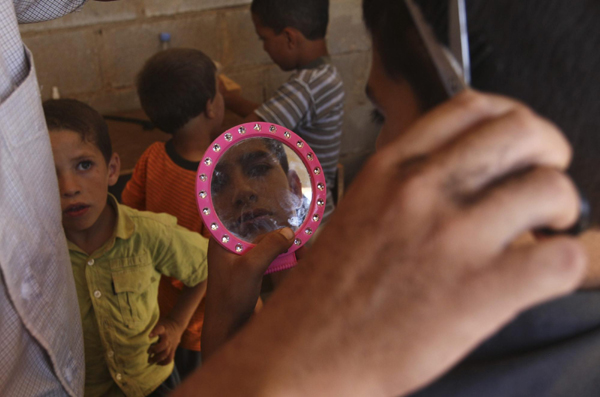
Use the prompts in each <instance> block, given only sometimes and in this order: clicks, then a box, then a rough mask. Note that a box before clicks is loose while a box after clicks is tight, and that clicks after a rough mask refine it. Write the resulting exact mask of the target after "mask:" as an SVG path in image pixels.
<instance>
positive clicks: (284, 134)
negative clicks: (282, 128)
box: [283, 131, 291, 139]
mask: <svg viewBox="0 0 600 397" xmlns="http://www.w3.org/2000/svg"><path fill="white" fill-rule="evenodd" d="M283 136H284V137H286V138H287V139H290V137H291V135H290V133H289V132H287V131H286V132H284V133H283Z"/></svg>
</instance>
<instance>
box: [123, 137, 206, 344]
mask: <svg viewBox="0 0 600 397" xmlns="http://www.w3.org/2000/svg"><path fill="white" fill-rule="evenodd" d="M197 169H198V163H195V162H191V161H188V160H185V159H183V158H182V157H181V156H179V155H178V154H177V153H176V152H175V149H174V147H173V144H172V142H171V141H169V142H166V143H163V142H156V143H154V144H152V145H151V146H150V147H149V148H148V149H146V151H145V152H144V154H142V157H141V158H140V159H139V161H138V162H137V164H136V165H135V170H134V171H133V176H132V177H131V180H130V181H129V182H128V183H127V186H125V189H124V190H123V193H122V194H121V200H122V202H123V204H125V205H128V206H130V207H133V208H135V209H138V210H145V211H152V212H166V213H168V214H171V215H174V216H175V217H177V223H178V224H179V225H181V226H183V227H186V228H188V229H190V230H192V231H195V232H199V233H201V234H202V235H203V236H204V237H209V236H210V233H209V232H208V230H207V229H205V227H204V224H203V223H202V219H201V218H200V215H199V213H198V206H197V204H196V170H197ZM182 289H183V283H181V282H180V281H178V280H175V279H173V278H170V277H162V278H161V280H160V285H159V291H158V304H159V307H160V314H161V316H164V315H166V314H168V313H170V312H171V310H172V309H173V307H174V306H175V303H176V302H177V298H178V297H179V294H180V293H181V290H182ZM203 322H204V298H203V299H202V301H201V302H200V305H199V306H198V308H197V309H196V312H195V313H194V315H193V316H192V319H191V320H190V323H189V325H188V328H187V329H186V330H185V332H184V333H183V335H182V337H181V345H180V346H181V347H183V348H185V349H189V350H195V351H201V346H200V335H201V333H202V324H203Z"/></svg>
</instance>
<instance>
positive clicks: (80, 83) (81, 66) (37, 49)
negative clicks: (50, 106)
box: [24, 30, 102, 98]
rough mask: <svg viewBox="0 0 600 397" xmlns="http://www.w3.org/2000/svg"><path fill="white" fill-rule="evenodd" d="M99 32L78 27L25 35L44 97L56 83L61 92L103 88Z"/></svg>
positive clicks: (46, 96)
mask: <svg viewBox="0 0 600 397" xmlns="http://www.w3.org/2000/svg"><path fill="white" fill-rule="evenodd" d="M97 36H98V34H97V33H96V32H95V31H92V30H78V31H68V32H60V33H53V34H43V35H35V36H30V37H25V38H24V42H25V44H26V45H27V46H28V47H29V48H30V49H31V51H32V52H33V58H34V62H35V67H36V69H37V76H38V81H39V83H40V86H41V91H42V96H43V98H49V97H50V95H51V92H52V87H53V86H56V87H58V88H59V90H60V92H61V94H62V96H71V95H75V94H79V93H84V92H94V91H99V90H101V89H102V80H101V77H100V62H99V54H98V50H97V49H98V37H97Z"/></svg>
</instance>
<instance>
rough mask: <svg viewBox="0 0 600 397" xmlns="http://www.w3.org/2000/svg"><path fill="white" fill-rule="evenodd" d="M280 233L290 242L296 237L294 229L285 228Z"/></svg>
mask: <svg viewBox="0 0 600 397" xmlns="http://www.w3.org/2000/svg"><path fill="white" fill-rule="evenodd" d="M279 233H281V235H282V236H283V237H285V238H286V239H287V240H290V239H291V238H293V237H294V231H293V230H292V229H290V228H289V227H284V228H283V229H281V230H280V231H279Z"/></svg>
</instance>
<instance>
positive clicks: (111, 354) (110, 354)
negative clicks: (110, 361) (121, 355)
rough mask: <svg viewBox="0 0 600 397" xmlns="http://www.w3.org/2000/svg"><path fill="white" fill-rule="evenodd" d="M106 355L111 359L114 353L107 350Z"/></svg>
mask: <svg viewBox="0 0 600 397" xmlns="http://www.w3.org/2000/svg"><path fill="white" fill-rule="evenodd" d="M106 354H107V355H108V357H109V358H112V357H113V356H114V355H115V352H114V351H112V350H109V351H108V352H107V353H106Z"/></svg>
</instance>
